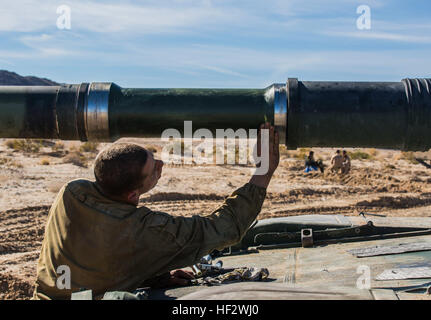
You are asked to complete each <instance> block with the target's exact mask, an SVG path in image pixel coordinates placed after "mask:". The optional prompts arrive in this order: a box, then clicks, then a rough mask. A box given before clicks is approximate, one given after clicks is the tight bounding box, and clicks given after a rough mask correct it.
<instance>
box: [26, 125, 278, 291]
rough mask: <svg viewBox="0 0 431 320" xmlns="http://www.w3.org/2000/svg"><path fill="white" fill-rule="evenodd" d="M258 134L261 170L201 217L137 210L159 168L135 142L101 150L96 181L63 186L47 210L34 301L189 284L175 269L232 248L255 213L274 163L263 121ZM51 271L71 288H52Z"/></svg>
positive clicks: (274, 141)
mask: <svg viewBox="0 0 431 320" xmlns="http://www.w3.org/2000/svg"><path fill="white" fill-rule="evenodd" d="M263 128H264V129H269V169H268V172H267V173H266V174H264V175H257V174H255V175H253V176H252V177H251V179H250V180H249V182H248V183H246V184H245V185H244V186H242V187H240V188H239V189H237V190H236V191H234V192H233V193H232V195H231V196H230V197H228V198H226V200H225V201H224V203H223V204H221V206H220V207H219V208H218V209H216V210H215V211H214V212H213V213H211V214H209V215H205V216H193V217H183V216H171V215H169V214H167V213H163V212H156V211H152V210H151V209H149V208H147V207H144V206H141V207H138V203H139V197H140V196H141V195H142V194H144V193H146V192H148V191H149V190H151V189H152V188H154V186H155V185H156V184H157V182H158V180H159V178H160V176H161V174H162V167H163V162H162V161H160V160H156V159H154V157H153V154H152V153H151V152H149V151H148V150H146V149H144V148H142V147H140V146H138V145H135V144H126V143H117V144H113V145H111V146H110V147H108V148H107V149H105V150H103V151H101V152H100V153H99V155H98V156H97V158H96V160H95V165H94V175H95V178H96V181H89V180H84V179H81V180H74V181H71V182H69V183H67V184H66V185H65V186H63V188H62V189H61V190H60V191H59V193H58V195H57V197H56V199H55V201H54V203H53V205H52V207H51V209H50V212H49V216H48V220H47V225H46V228H45V235H44V239H43V243H42V248H41V252H40V257H39V261H38V266H37V279H36V284H35V291H34V295H33V298H34V299H70V296H71V293H72V292H76V291H78V290H79V289H80V288H86V289H91V290H93V295H94V297H95V298H96V299H98V298H100V297H102V295H103V294H104V293H105V292H107V291H133V290H134V289H136V288H139V287H141V286H142V285H143V283H145V284H147V285H148V284H149V283H151V284H152V285H154V286H156V287H157V286H159V287H160V286H170V285H185V284H187V283H189V280H190V279H191V278H193V275H192V273H190V272H186V271H183V270H176V269H178V268H183V267H187V266H190V265H193V264H195V263H197V262H198V261H199V260H200V258H201V257H203V256H205V255H207V254H208V253H210V252H212V251H213V250H214V249H219V250H222V249H223V248H225V247H227V246H230V245H233V244H236V243H238V242H239V241H240V240H241V238H242V237H243V236H244V234H245V232H246V231H247V229H248V228H249V227H250V225H251V224H252V223H253V221H254V220H255V219H256V217H257V215H258V214H259V212H260V210H261V207H262V204H263V201H264V199H265V196H266V188H267V186H268V184H269V182H270V180H271V177H272V175H273V173H274V171H275V169H276V168H277V166H278V163H279V151H278V150H279V137H278V134H277V132H274V127H273V126H271V125H270V124H269V123H265V124H263V125H262V126H261V129H263ZM259 144H260V135H259V138H258V146H259ZM259 149H260V147H258V151H259ZM59 267H61V268H60V269H59ZM65 267H66V268H65ZM58 270H69V271H70V278H71V282H70V283H71V287H70V288H68V287H67V286H66V287H65V286H64V285H61V286H59V285H58V278H59V276H60V274H58V273H57V272H58ZM145 284H144V286H145Z"/></svg>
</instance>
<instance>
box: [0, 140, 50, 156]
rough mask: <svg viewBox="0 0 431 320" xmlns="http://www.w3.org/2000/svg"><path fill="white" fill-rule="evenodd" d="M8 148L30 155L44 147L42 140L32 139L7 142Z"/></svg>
mask: <svg viewBox="0 0 431 320" xmlns="http://www.w3.org/2000/svg"><path fill="white" fill-rule="evenodd" d="M6 146H7V147H8V148H10V149H13V150H17V151H22V152H28V153H36V152H39V150H40V148H41V147H43V145H42V143H41V140H32V139H13V140H7V141H6Z"/></svg>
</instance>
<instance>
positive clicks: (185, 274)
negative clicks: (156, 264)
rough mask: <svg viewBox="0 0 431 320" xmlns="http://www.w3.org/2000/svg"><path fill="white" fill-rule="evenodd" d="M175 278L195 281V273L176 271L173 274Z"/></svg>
mask: <svg viewBox="0 0 431 320" xmlns="http://www.w3.org/2000/svg"><path fill="white" fill-rule="evenodd" d="M172 275H173V276H174V277H178V278H184V279H194V278H195V277H194V276H193V273H191V272H190V271H185V270H182V269H178V270H175V271H174V273H173V274H172Z"/></svg>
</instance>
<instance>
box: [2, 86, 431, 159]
mask: <svg viewBox="0 0 431 320" xmlns="http://www.w3.org/2000/svg"><path fill="white" fill-rule="evenodd" d="M265 120H268V121H270V122H271V123H273V124H275V126H276V128H277V130H278V131H279V133H280V138H281V143H283V144H285V145H286V146H287V147H288V148H289V149H296V148H297V147H375V148H387V149H400V150H412V151H419V150H428V149H430V148H431V138H430V137H431V79H404V80H402V81H400V82H329V81H326V82H325V81H298V80H297V79H294V78H290V79H288V81H287V83H282V84H281V83H277V84H273V85H271V86H269V87H267V88H265V89H140V88H121V87H119V86H117V85H116V84H114V83H100V82H93V83H91V84H89V83H82V84H71V85H61V86H50V87H45V86H43V87H41V86H0V138H46V139H62V140H81V141H115V140H117V139H119V138H121V137H160V136H161V134H162V132H163V131H164V130H165V129H168V128H173V129H177V130H179V131H180V132H182V133H183V134H184V132H183V131H184V121H192V124H193V128H194V129H200V128H206V129H209V130H210V131H212V132H213V133H214V134H215V132H216V129H228V128H231V129H233V130H237V129H240V128H243V129H246V130H248V129H255V128H258V126H259V124H261V123H262V122H264V121H265Z"/></svg>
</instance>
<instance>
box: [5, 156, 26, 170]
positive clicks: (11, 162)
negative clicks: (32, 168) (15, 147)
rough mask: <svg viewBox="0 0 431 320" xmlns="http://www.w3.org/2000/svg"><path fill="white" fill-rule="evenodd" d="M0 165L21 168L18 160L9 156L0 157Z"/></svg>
mask: <svg viewBox="0 0 431 320" xmlns="http://www.w3.org/2000/svg"><path fill="white" fill-rule="evenodd" d="M0 165H2V166H8V167H16V168H23V165H22V164H21V163H20V162H16V161H14V160H12V159H10V158H5V157H2V158H0Z"/></svg>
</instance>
